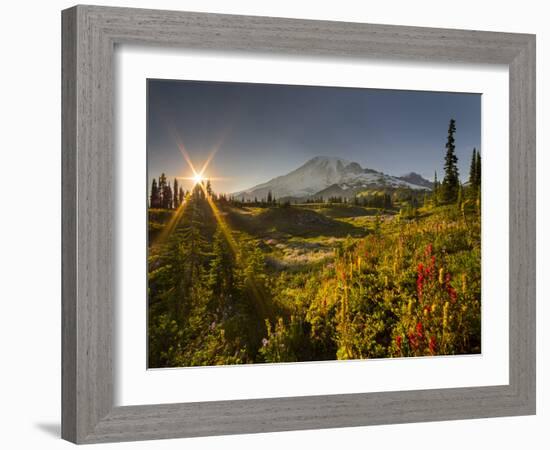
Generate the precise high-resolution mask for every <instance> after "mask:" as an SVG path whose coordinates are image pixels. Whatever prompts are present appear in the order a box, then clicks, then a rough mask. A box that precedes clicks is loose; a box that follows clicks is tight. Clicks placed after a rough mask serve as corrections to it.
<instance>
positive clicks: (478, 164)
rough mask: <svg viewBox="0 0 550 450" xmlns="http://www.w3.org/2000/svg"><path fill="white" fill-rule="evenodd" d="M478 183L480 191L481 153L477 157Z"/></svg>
mask: <svg viewBox="0 0 550 450" xmlns="http://www.w3.org/2000/svg"><path fill="white" fill-rule="evenodd" d="M476 183H477V187H478V190H479V189H480V188H481V154H480V153H479V152H477V155H476Z"/></svg>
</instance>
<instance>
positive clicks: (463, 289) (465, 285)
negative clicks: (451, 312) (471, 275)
mask: <svg viewBox="0 0 550 450" xmlns="http://www.w3.org/2000/svg"><path fill="white" fill-rule="evenodd" d="M467 287H468V286H467V284H466V274H465V273H463V274H462V293H463V294H466V288H467Z"/></svg>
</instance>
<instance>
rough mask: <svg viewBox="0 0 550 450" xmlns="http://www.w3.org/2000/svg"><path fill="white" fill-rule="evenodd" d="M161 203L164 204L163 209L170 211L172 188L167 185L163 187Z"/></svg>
mask: <svg viewBox="0 0 550 450" xmlns="http://www.w3.org/2000/svg"><path fill="white" fill-rule="evenodd" d="M162 201H163V203H164V205H163V208H165V209H172V188H171V187H170V185H169V184H166V186H164V193H163V194H162Z"/></svg>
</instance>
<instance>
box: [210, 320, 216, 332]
mask: <svg viewBox="0 0 550 450" xmlns="http://www.w3.org/2000/svg"><path fill="white" fill-rule="evenodd" d="M215 328H216V321H215V320H214V322H212V323H211V324H210V329H211V330H213V329H215Z"/></svg>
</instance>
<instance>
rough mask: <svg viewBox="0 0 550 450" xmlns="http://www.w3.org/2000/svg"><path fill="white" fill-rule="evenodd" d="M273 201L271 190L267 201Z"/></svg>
mask: <svg viewBox="0 0 550 450" xmlns="http://www.w3.org/2000/svg"><path fill="white" fill-rule="evenodd" d="M272 201H273V196H272V195H271V191H269V192H268V193H267V203H268V204H271V202H272Z"/></svg>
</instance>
